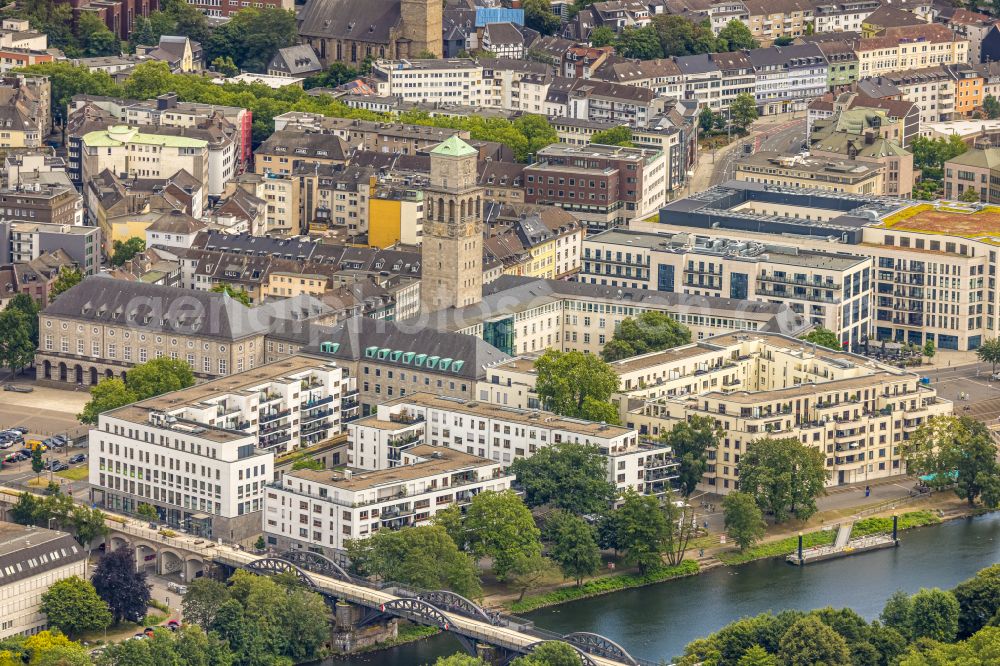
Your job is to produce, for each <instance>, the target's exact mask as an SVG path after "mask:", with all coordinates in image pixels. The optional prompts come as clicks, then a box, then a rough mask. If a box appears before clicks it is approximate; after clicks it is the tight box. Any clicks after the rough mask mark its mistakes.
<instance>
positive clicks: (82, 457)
mask: <svg viewBox="0 0 1000 666" xmlns="http://www.w3.org/2000/svg"><path fill="white" fill-rule="evenodd" d="M86 460H87V454H86V453H78V454H76V455H75V456H72V457H71V458H70V459H69V461H70V462H71V463H73V464H74V465H75V464H76V463H82V462H84V461H86Z"/></svg>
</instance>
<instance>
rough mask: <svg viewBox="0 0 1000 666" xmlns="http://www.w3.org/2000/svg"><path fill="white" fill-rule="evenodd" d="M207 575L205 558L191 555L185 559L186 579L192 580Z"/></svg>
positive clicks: (187, 580)
mask: <svg viewBox="0 0 1000 666" xmlns="http://www.w3.org/2000/svg"><path fill="white" fill-rule="evenodd" d="M203 575H205V560H203V559H202V558H200V557H197V556H194V555H192V556H189V557H187V558H186V559H185V560H184V580H185V581H186V582H189V581H192V580H194V579H195V578H201V577H202V576H203Z"/></svg>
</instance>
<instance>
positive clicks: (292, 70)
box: [267, 44, 323, 74]
mask: <svg viewBox="0 0 1000 666" xmlns="http://www.w3.org/2000/svg"><path fill="white" fill-rule="evenodd" d="M267 68H268V69H278V70H281V71H283V72H288V73H289V74H309V73H311V72H318V71H320V70H321V69H323V65H321V64H320V62H319V58H318V57H317V56H316V51H314V50H313V47H311V46H309V45H308V44H297V45H295V46H286V47H285V48H283V49H278V52H277V53H276V54H275V55H274V57H273V58H271V62H270V64H269V65H268V66H267Z"/></svg>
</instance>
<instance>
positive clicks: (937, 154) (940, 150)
mask: <svg viewBox="0 0 1000 666" xmlns="http://www.w3.org/2000/svg"><path fill="white" fill-rule="evenodd" d="M968 148H969V147H968V145H966V143H965V142H964V141H962V138H961V137H960V136H958V135H957V134H953V135H951V136H950V137H948V138H944V137H938V138H936V139H928V138H926V137H922V136H920V137H915V138H914V139H913V141H912V142H911V143H910V152H911V153H913V167H914V168H916V169H920V170H921V171H922V172H923V177H924V178H929V179H931V180H937V181H940V180H941V176H942V168H943V167H944V163H945V162H947V161H948V160H950V159H952V158H953V157H957V156H959V155H961V154H962V153H964V152H965V151H966V150H968Z"/></svg>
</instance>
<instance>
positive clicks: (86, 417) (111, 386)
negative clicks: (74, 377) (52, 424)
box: [76, 377, 138, 425]
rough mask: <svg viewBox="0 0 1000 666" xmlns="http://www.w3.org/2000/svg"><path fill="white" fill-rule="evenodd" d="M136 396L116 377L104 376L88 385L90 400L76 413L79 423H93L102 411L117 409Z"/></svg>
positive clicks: (129, 402) (134, 399) (131, 401)
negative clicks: (94, 384)
mask: <svg viewBox="0 0 1000 666" xmlns="http://www.w3.org/2000/svg"><path fill="white" fill-rule="evenodd" d="M137 399H138V398H137V397H136V395H135V394H134V393H133V392H132V391H131V390H130V389H129V388H128V387H127V386H126V385H125V382H123V381H122V380H121V379H118V378H117V377H106V378H104V379H102V380H101V381H99V382H97V385H96V386H91V387H90V400H89V401H88V402H87V404H86V405H84V406H83V411H82V412H80V413H79V414H77V415H76V418H78V419H79V420H80V422H81V423H89V424H91V425H94V424H96V423H97V417H98V416H100V414H101V413H102V412H106V411H109V410H112V409H117V408H119V407H123V406H125V405H128V404H131V403H133V402H135V401H136V400H137Z"/></svg>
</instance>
